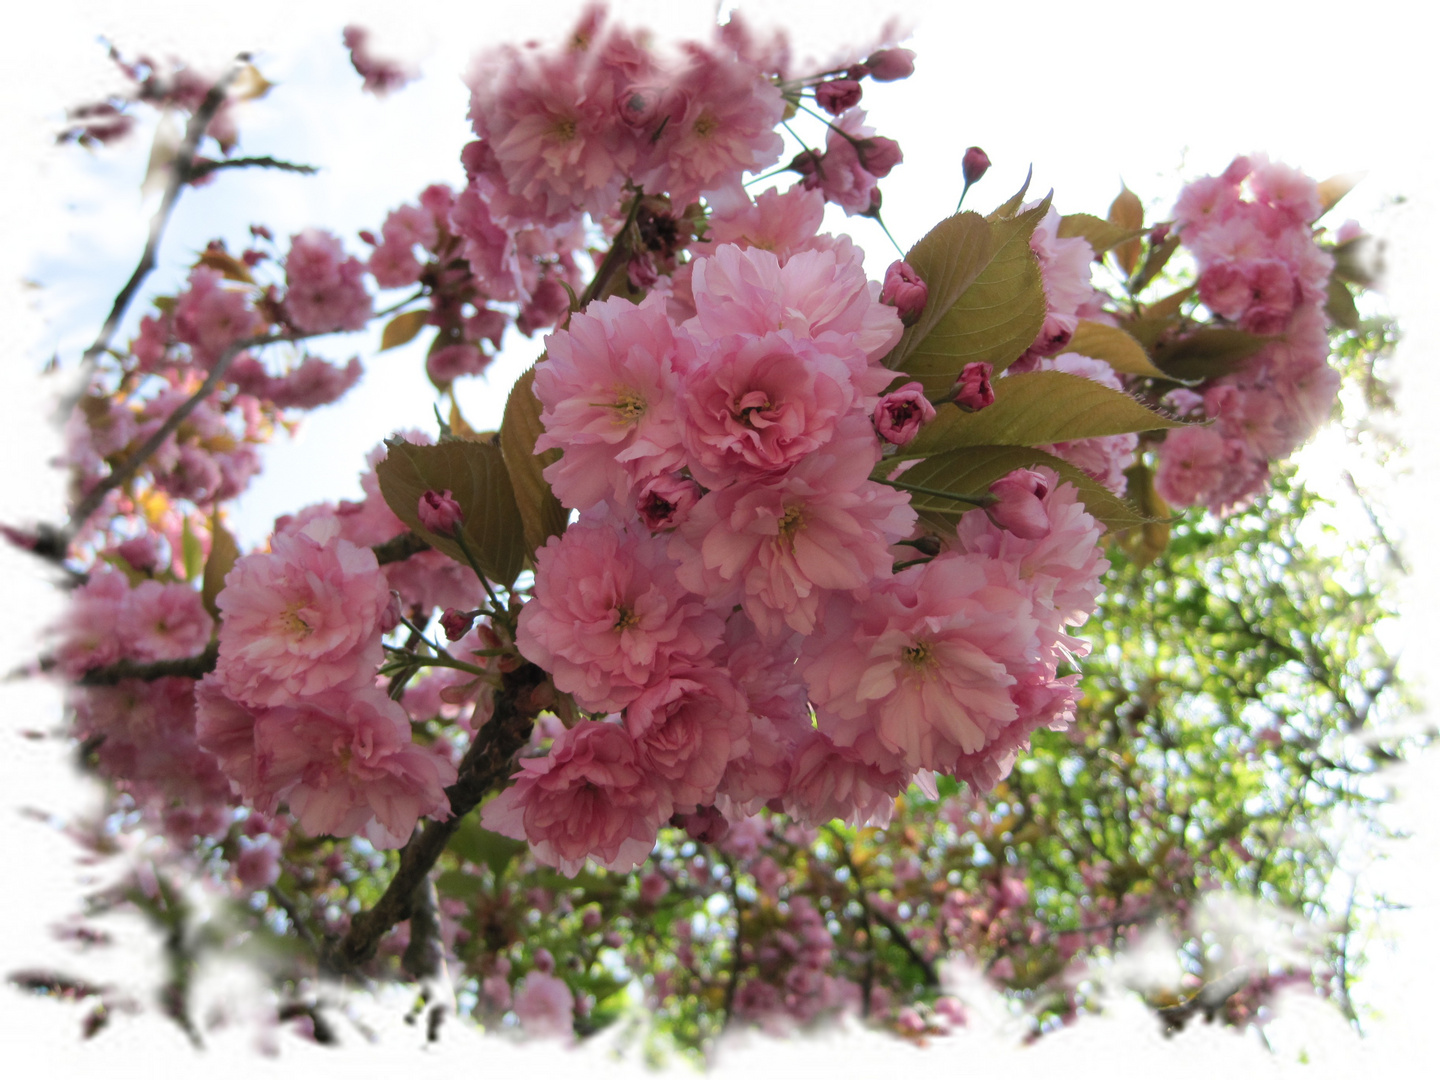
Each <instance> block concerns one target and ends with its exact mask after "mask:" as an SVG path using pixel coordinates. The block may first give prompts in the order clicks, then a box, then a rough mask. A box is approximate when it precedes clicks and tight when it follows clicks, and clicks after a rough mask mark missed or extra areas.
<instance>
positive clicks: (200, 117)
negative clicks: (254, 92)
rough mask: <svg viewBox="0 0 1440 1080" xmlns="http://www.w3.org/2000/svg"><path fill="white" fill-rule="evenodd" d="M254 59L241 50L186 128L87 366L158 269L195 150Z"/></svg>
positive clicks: (107, 344)
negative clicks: (146, 232) (140, 245)
mask: <svg viewBox="0 0 1440 1080" xmlns="http://www.w3.org/2000/svg"><path fill="white" fill-rule="evenodd" d="M249 62H250V54H249V53H240V54H239V55H238V56H237V57H235V62H234V63H233V64H231V65H230V70H229V71H227V72H226V73H225V74H224V75H223V76H222V77H221V78H220V80H219V81H218V82H217V83H216V84H215V85H214V86H212V87H210V91H209V93H207V94H206V95H205V99H204V100H203V101H202V102H201V103H200V107H199V108H198V109H196V110H195V112H194V113H192V114H191V116H190V123H189V124H187V125H186V127H185V137H184V139H182V140H181V142H180V147H179V149H178V150H176V151H175V160H174V161H173V162H172V163H171V165H170V179H169V180H168V181H167V182H166V184H165V194H164V196H163V197H162V198H161V200H160V206H159V208H158V209H157V210H156V211H155V216H154V217H152V218H151V219H150V236H149V238H148V239H147V240H146V242H145V251H144V252H143V253H142V254H141V256H140V262H139V264H138V265H137V266H136V267H135V272H134V273H133V274H131V275H130V280H129V281H127V282H126V283H125V287H124V288H122V289H121V290H120V292H119V293H118V294H117V295H116V297H115V303H114V304H113V305H112V306H111V308H110V314H109V316H108V317H107V318H106V319H105V325H104V326H102V327H101V328H100V335H99V336H98V337H97V338H96V339H95V344H93V345H91V346H90V348H88V349H86V350H85V353H84V355H83V356H82V357H81V358H80V362H81V364H82V365H84V366H87V367H88V366H89V365H91V364H93V363H94V362H95V360H96V358H97V357H99V356H100V354H101V353H103V352H104V351H105V350H106V349H108V348H109V347H110V339H111V338H113V337H114V336H115V331H116V330H117V329H119V327H120V323H121V321H122V320H123V319H124V318H125V312H126V311H127V310H128V309H129V307H130V302H131V301H132V300H134V299H135V294H136V293H137V292H139V291H140V286H141V284H142V283H143V282H144V281H145V278H146V277H148V276H149V274H150V271H151V270H153V269H155V256H156V253H157V252H158V251H159V249H160V237H161V235H162V234H163V233H164V232H165V225H166V223H167V222H169V220H170V214H171V213H172V212H173V211H174V209H175V203H176V200H178V199H179V198H180V191H181V189H182V188H183V187H184V186H185V184H186V183H187V182H189V181H190V179H191V178H192V176H193V172H192V166H193V164H194V160H195V151H196V149H197V148H198V147H199V145H200V140H201V139H202V138H204V137H205V129H206V128H208V127H209V126H210V121H211V120H213V119H215V113H216V112H217V111H218V110H219V108H220V106H221V104H222V103H223V102H224V101H225V95H226V94H228V93H229V92H230V84H231V83H233V82H234V81H235V80H236V78H238V77H239V75H240V73H241V72H242V71H243V70H244V68H245V65H246V64H248V63H249Z"/></svg>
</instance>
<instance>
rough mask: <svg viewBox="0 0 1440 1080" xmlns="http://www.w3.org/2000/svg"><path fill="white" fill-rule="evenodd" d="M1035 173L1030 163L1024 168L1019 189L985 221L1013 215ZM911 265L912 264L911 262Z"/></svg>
mask: <svg viewBox="0 0 1440 1080" xmlns="http://www.w3.org/2000/svg"><path fill="white" fill-rule="evenodd" d="M1034 174H1035V166H1034V165H1031V166H1030V167H1029V168H1028V169H1026V170H1025V182H1024V183H1023V184H1021V185H1020V190H1019V191H1017V192H1016V193H1015V194H1014V195H1011V196H1010V198H1008V199H1006V200H1005V201H1004V202H1003V203H1001V204H1000V205H999V206H997V207H996V208H995V209H994V210H991V211H990V213H989V214H987V215H986V216H985V220H986V221H998V220H1000V219H1001V218H1008V217H1014V216H1015V211H1016V210H1019V209H1020V204H1021V203H1023V202H1024V201H1025V192H1027V191H1029V190H1030V177H1031V176H1033V175H1034ZM911 265H914V264H913V263H912V264H911Z"/></svg>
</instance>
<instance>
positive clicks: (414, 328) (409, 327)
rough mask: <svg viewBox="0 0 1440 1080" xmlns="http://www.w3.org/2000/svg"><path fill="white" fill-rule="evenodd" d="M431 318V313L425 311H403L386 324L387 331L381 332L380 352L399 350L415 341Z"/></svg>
mask: <svg viewBox="0 0 1440 1080" xmlns="http://www.w3.org/2000/svg"><path fill="white" fill-rule="evenodd" d="M429 318H430V312H429V311H426V310H424V309H419V310H416V311H402V312H401V313H400V314H399V315H396V316H395V317H394V318H393V319H391V320H390V321H389V322H388V323H386V324H385V329H384V330H382V331H380V351H381V352H384V351H385V350H386V349H394V348H398V347H399V346H401V345H404V344H405V343H406V342H407V341H411V340H413V339H414V337H415V335H416V334H418V333H420V331H421V330H423V329H424V328H425V323H426V322H427V321H428V320H429Z"/></svg>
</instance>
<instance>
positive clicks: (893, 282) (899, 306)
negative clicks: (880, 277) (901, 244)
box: [880, 259, 930, 326]
mask: <svg viewBox="0 0 1440 1080" xmlns="http://www.w3.org/2000/svg"><path fill="white" fill-rule="evenodd" d="M929 299H930V287H929V286H928V285H926V284H925V282H923V281H921V280H920V275H919V274H917V273H915V270H914V268H913V267H912V266H911V265H910V264H909V263H907V262H904V261H902V260H899V259H897V260H896V261H895V262H893V263H891V264H890V268H889V269H888V270H886V271H885V282H884V284H882V285H881V286H880V302H881V303H882V304H889V305H890V306H891V307H893V308H895V310H896V311H898V312H899V313H900V321H901V322H902V323H904V324H905V325H906V326H909V325H911V324H912V323H913V322H914V321H915V320H916V319H918V318H919V317H920V313H921V312H922V311H924V310H925V304H926V303H927V302H928V301H929Z"/></svg>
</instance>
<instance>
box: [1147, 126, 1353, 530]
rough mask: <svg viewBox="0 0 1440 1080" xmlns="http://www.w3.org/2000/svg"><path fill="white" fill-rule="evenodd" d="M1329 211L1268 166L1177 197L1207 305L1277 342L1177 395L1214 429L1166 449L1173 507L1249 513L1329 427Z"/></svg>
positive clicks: (1293, 175)
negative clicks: (1323, 227)
mask: <svg viewBox="0 0 1440 1080" xmlns="http://www.w3.org/2000/svg"><path fill="white" fill-rule="evenodd" d="M1322 209H1323V206H1322V204H1321V201H1320V194H1319V189H1318V186H1317V184H1316V182H1315V181H1314V180H1312V179H1310V178H1309V177H1308V176H1305V175H1304V174H1303V173H1301V172H1299V171H1297V170H1295V169H1292V168H1290V167H1289V166H1287V165H1283V164H1281V163H1279V162H1272V161H1270V160H1269V159H1268V158H1266V157H1265V156H1264V155H1263V154H1256V155H1252V156H1250V157H1238V158H1236V159H1235V160H1234V161H1233V162H1231V163H1230V165H1229V167H1227V168H1226V170H1225V171H1224V172H1223V173H1221V174H1220V175H1219V176H1207V177H1204V178H1202V179H1200V180H1196V181H1194V182H1193V183H1191V184H1188V185H1187V186H1186V187H1185V188H1184V190H1183V191H1182V192H1181V193H1180V197H1179V200H1178V201H1177V203H1176V205H1175V228H1177V229H1179V232H1180V238H1181V241H1182V243H1183V244H1184V246H1185V247H1186V248H1187V249H1188V250H1189V251H1190V252H1191V254H1192V255H1194V257H1195V262H1196V265H1197V269H1198V271H1199V277H1198V280H1197V282H1196V285H1197V290H1198V292H1199V297H1200V299H1201V301H1202V302H1203V303H1204V304H1205V306H1206V307H1207V308H1208V309H1209V310H1210V311H1211V313H1212V314H1214V315H1215V316H1216V318H1217V319H1218V320H1220V321H1221V324H1222V325H1225V326H1231V327H1234V328H1236V329H1239V330H1242V331H1245V332H1248V333H1251V334H1256V335H1260V336H1262V337H1265V338H1269V339H1270V340H1269V341H1268V342H1267V343H1266V344H1265V345H1264V347H1263V348H1261V349H1260V350H1259V351H1258V352H1256V353H1255V354H1254V355H1253V356H1250V357H1249V358H1247V359H1246V360H1245V362H1244V363H1243V364H1242V366H1241V367H1240V368H1239V369H1238V370H1236V371H1234V372H1232V373H1230V374H1227V375H1223V376H1221V377H1219V378H1214V379H1211V380H1208V381H1207V382H1205V383H1204V384H1202V385H1201V386H1199V387H1196V388H1195V389H1194V390H1184V391H1176V392H1174V393H1173V394H1172V400H1174V402H1175V404H1176V405H1177V406H1178V407H1180V408H1181V409H1182V410H1184V411H1190V412H1193V413H1195V414H1197V415H1203V416H1205V417H1207V418H1209V419H1212V420H1214V421H1215V422H1214V424H1212V425H1210V426H1206V427H1190V428H1186V429H1185V430H1183V431H1176V432H1172V433H1171V434H1170V435H1169V436H1168V437H1167V438H1166V439H1165V441H1164V442H1163V443H1162V444H1161V445H1160V448H1159V451H1158V453H1159V467H1158V469H1157V470H1156V474H1155V485H1156V491H1157V492H1158V493H1159V494H1160V496H1161V497H1162V498H1164V499H1165V500H1167V501H1168V502H1171V503H1173V504H1175V505H1177V506H1188V505H1192V504H1195V503H1203V504H1204V505H1205V506H1207V507H1209V508H1210V509H1211V510H1212V511H1214V512H1215V513H1226V512H1228V511H1230V510H1232V509H1234V508H1236V507H1238V506H1243V505H1244V504H1245V503H1247V502H1248V501H1249V500H1250V499H1252V498H1254V496H1255V495H1256V494H1257V493H1258V492H1259V491H1261V490H1262V489H1263V488H1264V486H1265V483H1266V480H1267V479H1268V477H1269V475H1270V462H1272V461H1275V460H1278V459H1280V458H1283V457H1286V456H1287V455H1289V454H1290V453H1291V452H1292V451H1293V450H1295V449H1296V448H1297V447H1298V446H1300V445H1301V444H1302V443H1303V442H1305V440H1306V439H1308V438H1309V437H1310V436H1311V435H1312V434H1313V433H1314V432H1315V430H1316V428H1318V427H1319V425H1320V424H1321V423H1322V422H1323V421H1324V420H1325V418H1326V417H1328V416H1329V415H1330V408H1331V406H1332V405H1333V403H1334V401H1335V395H1336V392H1337V391H1338V389H1339V384H1340V376H1339V374H1338V373H1337V372H1336V371H1335V370H1334V369H1332V368H1331V367H1330V366H1329V365H1328V364H1327V363H1326V358H1327V356H1328V354H1329V344H1328V338H1327V334H1326V328H1327V319H1326V316H1325V301H1326V290H1327V286H1328V283H1329V276H1330V271H1331V269H1332V268H1333V265H1334V260H1333V258H1332V257H1331V256H1330V255H1329V254H1328V253H1327V252H1326V251H1324V250H1323V249H1322V248H1321V247H1320V246H1319V245H1318V244H1317V243H1316V242H1315V234H1314V230H1313V229H1312V227H1311V222H1313V221H1314V220H1315V219H1316V218H1318V217H1319V216H1320V213H1321V211H1322Z"/></svg>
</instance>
